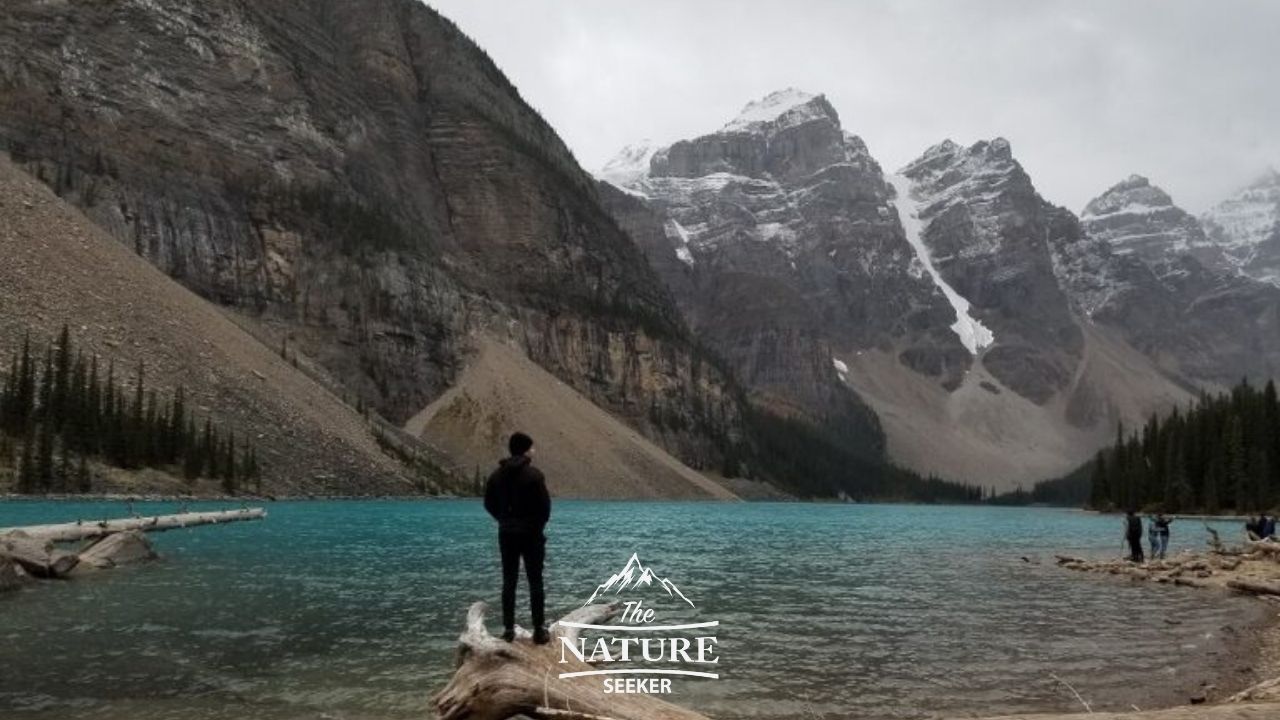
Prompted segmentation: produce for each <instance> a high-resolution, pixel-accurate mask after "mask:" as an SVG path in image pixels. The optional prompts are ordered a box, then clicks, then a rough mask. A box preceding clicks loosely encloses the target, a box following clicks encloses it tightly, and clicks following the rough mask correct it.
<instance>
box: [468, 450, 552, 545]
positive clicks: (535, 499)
mask: <svg viewBox="0 0 1280 720" xmlns="http://www.w3.org/2000/svg"><path fill="white" fill-rule="evenodd" d="M484 509H485V510H488V511H489V514H490V515H492V516H493V519H494V520H497V521H498V530H500V531H502V532H542V528H543V526H544V525H546V524H547V520H549V519H551V496H550V495H549V494H547V480H546V478H544V477H543V476H542V471H541V470H539V469H538V468H536V467H534V466H533V465H530V464H529V458H528V457H527V456H525V455H518V456H516V457H509V458H506V459H504V460H503V461H502V462H500V463H498V469H497V470H494V471H493V474H492V475H490V476H489V482H488V484H487V485H486V486H485V489H484Z"/></svg>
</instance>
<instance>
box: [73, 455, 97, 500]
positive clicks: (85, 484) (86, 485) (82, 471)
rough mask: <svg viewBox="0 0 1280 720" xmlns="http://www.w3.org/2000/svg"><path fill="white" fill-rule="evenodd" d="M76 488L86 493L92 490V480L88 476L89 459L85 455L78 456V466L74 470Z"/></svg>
mask: <svg viewBox="0 0 1280 720" xmlns="http://www.w3.org/2000/svg"><path fill="white" fill-rule="evenodd" d="M76 488H77V489H78V490H79V491H80V492H82V493H87V492H89V491H91V490H93V478H92V477H91V476H90V475H89V459H88V458H87V457H85V455H83V454H81V455H80V466H79V468H78V469H77V470H76Z"/></svg>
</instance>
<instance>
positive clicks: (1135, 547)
mask: <svg viewBox="0 0 1280 720" xmlns="http://www.w3.org/2000/svg"><path fill="white" fill-rule="evenodd" d="M1129 559H1130V560H1132V561H1134V562H1142V560H1143V557H1142V536H1141V535H1130V536H1129Z"/></svg>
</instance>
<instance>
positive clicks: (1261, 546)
mask: <svg viewBox="0 0 1280 720" xmlns="http://www.w3.org/2000/svg"><path fill="white" fill-rule="evenodd" d="M1244 546H1245V549H1246V550H1248V551H1249V552H1253V553H1262V554H1264V555H1267V556H1268V557H1270V558H1271V559H1272V560H1277V561H1280V542H1274V541H1272V540H1250V541H1248V542H1246V543H1245V544H1244Z"/></svg>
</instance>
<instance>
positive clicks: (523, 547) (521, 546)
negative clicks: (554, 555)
mask: <svg viewBox="0 0 1280 720" xmlns="http://www.w3.org/2000/svg"><path fill="white" fill-rule="evenodd" d="M498 550H499V552H501V553H502V625H503V627H505V628H508V629H510V628H513V627H515V624H516V583H517V582H519V581H520V559H521V558H524V573H525V575H526V576H528V578H529V605H530V607H531V609H532V611H533V627H534V628H535V629H536V628H540V627H544V626H545V625H546V608H545V605H546V597H545V595H544V594H543V591H542V562H543V560H544V559H545V558H546V555H547V539H546V538H545V537H544V536H543V535H542V532H541V531H534V532H499V533H498Z"/></svg>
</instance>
